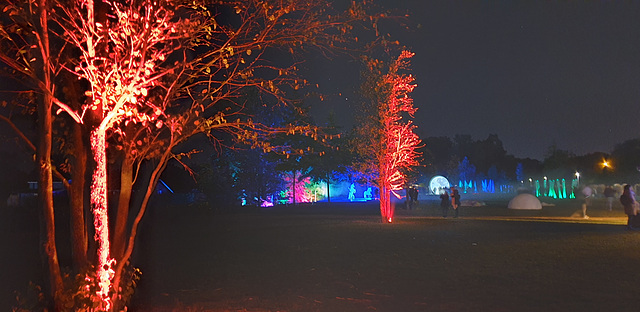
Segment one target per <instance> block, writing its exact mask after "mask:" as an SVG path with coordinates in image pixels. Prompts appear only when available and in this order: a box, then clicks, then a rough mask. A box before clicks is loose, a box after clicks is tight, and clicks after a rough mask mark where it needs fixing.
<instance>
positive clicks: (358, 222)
mask: <svg viewBox="0 0 640 312" xmlns="http://www.w3.org/2000/svg"><path fill="white" fill-rule="evenodd" d="M506 205H507V200H501V199H495V200H489V201H486V206H480V207H463V210H462V217H461V218H459V219H452V218H447V219H443V218H442V216H441V215H440V211H439V207H437V204H436V203H435V201H434V202H430V201H428V200H423V201H421V203H420V205H419V206H418V207H417V208H416V209H414V210H411V211H408V210H402V209H398V210H397V218H396V221H395V222H394V223H393V224H381V223H380V222H379V215H378V210H377V207H376V206H375V204H362V203H360V204H350V203H338V204H315V205H301V206H297V207H291V206H289V207H279V208H270V209H254V210H248V209H244V210H242V211H239V212H234V213H224V214H221V213H213V212H212V211H210V210H208V209H206V208H203V207H158V208H156V209H155V210H153V212H152V213H151V214H150V215H149V216H148V217H149V218H148V219H147V220H146V221H145V223H144V224H143V228H142V234H141V236H140V239H139V240H138V245H137V246H138V249H137V255H136V259H135V262H136V263H137V265H138V267H140V268H141V270H142V271H143V276H142V280H141V282H140V284H139V288H138V290H137V292H136V295H135V298H134V300H133V302H132V304H131V305H130V311H639V310H640V294H639V293H638V285H640V273H639V272H640V271H639V270H640V269H639V268H638V267H639V264H640V232H629V231H627V230H625V227H624V225H623V224H624V222H625V221H626V217H625V216H624V215H623V213H622V210H621V208H620V207H619V205H617V206H616V207H615V209H614V211H613V212H609V211H606V210H605V209H603V207H602V206H603V205H604V203H603V202H601V201H596V202H595V203H594V207H592V208H590V210H589V214H590V215H591V218H590V219H589V220H583V219H581V218H578V216H577V214H576V210H577V208H578V207H579V203H578V202H577V201H563V202H558V203H557V205H556V206H545V207H544V209H543V210H542V211H540V212H514V211H510V210H508V209H507V208H506ZM3 224H5V223H3ZM2 234H3V235H2V241H1V243H2V258H1V261H2V262H0V267H1V269H0V270H1V273H0V274H2V275H1V276H0V283H2V291H3V292H5V293H3V294H2V301H0V303H2V304H3V305H2V306H0V310H2V311H4V310H5V307H6V308H7V309H10V307H11V303H12V302H10V300H11V291H12V290H20V289H24V288H26V284H27V283H28V282H29V280H32V279H35V278H37V274H38V273H37V272H38V270H37V269H35V268H37V267H38V266H39V259H38V251H37V250H35V251H34V250H33V248H26V247H24V246H23V247H21V246H22V245H24V244H22V245H21V244H20V242H30V241H32V237H31V236H33V235H34V234H33V233H30V232H26V233H25V231H21V230H20V229H16V228H13V229H12V228H11V227H9V228H7V227H6V226H5V227H4V228H3V229H2ZM36 235H37V234H36ZM8 248H11V249H8Z"/></svg>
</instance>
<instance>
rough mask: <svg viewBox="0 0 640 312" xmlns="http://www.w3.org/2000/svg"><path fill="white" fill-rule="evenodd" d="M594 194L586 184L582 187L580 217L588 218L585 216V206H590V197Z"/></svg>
mask: <svg viewBox="0 0 640 312" xmlns="http://www.w3.org/2000/svg"><path fill="white" fill-rule="evenodd" d="M594 195H595V192H594V191H593V189H592V188H591V187H589V186H588V185H587V186H585V187H584V188H583V189H582V196H583V200H582V218H584V219H589V216H587V207H589V206H591V199H592V198H593V196H594Z"/></svg>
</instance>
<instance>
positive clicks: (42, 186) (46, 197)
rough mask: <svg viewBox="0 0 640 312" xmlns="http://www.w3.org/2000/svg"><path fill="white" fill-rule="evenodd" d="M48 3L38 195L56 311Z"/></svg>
mask: <svg viewBox="0 0 640 312" xmlns="http://www.w3.org/2000/svg"><path fill="white" fill-rule="evenodd" d="M46 8H47V1H46V0H39V1H38V15H39V18H40V27H41V37H40V38H41V41H40V46H39V47H40V53H41V55H42V61H43V64H44V69H43V71H42V81H43V83H44V85H45V90H43V91H44V97H43V99H42V102H41V103H40V105H38V126H39V129H38V130H39V134H40V135H39V142H38V150H37V159H38V163H37V164H38V170H39V177H38V184H39V185H38V195H39V199H40V205H41V208H42V217H43V223H44V230H45V231H44V234H43V236H44V239H45V242H44V244H43V247H44V252H45V254H46V256H47V266H48V271H49V285H50V288H51V289H50V295H51V298H53V303H54V306H55V307H54V309H56V311H59V310H60V309H61V308H62V302H61V300H60V299H59V298H60V295H61V293H62V291H63V284H62V274H61V272H60V263H59V262H58V250H57V246H56V226H55V212H54V210H53V175H52V173H51V170H52V169H51V145H52V142H51V138H52V128H51V127H52V116H51V107H52V106H53V98H52V96H51V91H52V90H53V83H52V81H51V71H50V68H49V66H48V64H50V55H49V29H48V26H47V25H48V18H47V10H46Z"/></svg>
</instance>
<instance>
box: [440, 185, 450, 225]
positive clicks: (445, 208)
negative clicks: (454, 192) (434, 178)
mask: <svg viewBox="0 0 640 312" xmlns="http://www.w3.org/2000/svg"><path fill="white" fill-rule="evenodd" d="M442 191H443V192H444V193H442V194H440V208H442V217H443V218H446V217H447V214H448V212H449V193H447V190H444V189H443V190H442Z"/></svg>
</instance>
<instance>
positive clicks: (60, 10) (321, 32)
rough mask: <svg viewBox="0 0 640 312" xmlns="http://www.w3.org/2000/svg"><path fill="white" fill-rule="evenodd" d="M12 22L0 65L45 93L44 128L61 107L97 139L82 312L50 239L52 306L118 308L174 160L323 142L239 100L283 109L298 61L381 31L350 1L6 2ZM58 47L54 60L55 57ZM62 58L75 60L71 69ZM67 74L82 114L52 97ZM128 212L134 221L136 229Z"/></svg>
mask: <svg viewBox="0 0 640 312" xmlns="http://www.w3.org/2000/svg"><path fill="white" fill-rule="evenodd" d="M4 12H5V13H7V15H8V18H9V19H11V20H15V21H17V22H16V23H15V24H12V27H14V28H11V29H9V27H3V28H2V31H3V33H2V34H0V35H3V37H2V38H3V44H7V45H10V46H11V49H7V50H3V51H2V53H0V60H2V61H3V62H4V63H5V64H7V65H9V67H10V68H12V69H14V71H15V73H16V74H19V75H23V76H26V77H27V78H29V79H30V81H31V82H33V84H32V86H33V90H35V91H36V92H38V93H40V94H43V98H44V99H43V101H42V102H41V103H43V104H39V106H38V107H40V108H41V110H40V111H39V118H41V120H42V121H43V122H45V123H46V122H47V118H50V117H51V116H52V113H51V108H52V107H53V106H55V107H56V108H57V113H59V114H60V113H63V112H64V113H65V114H62V115H61V118H64V117H62V116H69V117H71V119H72V120H73V121H74V122H75V123H77V124H83V125H84V127H83V129H85V130H84V131H88V132H85V133H83V135H84V136H86V137H89V138H90V142H91V152H92V156H93V159H94V162H95V168H92V170H93V179H92V183H91V186H90V187H91V190H92V192H91V206H92V207H91V208H92V211H93V214H94V222H93V225H94V227H95V233H96V236H95V238H96V241H97V247H98V248H97V249H98V251H97V254H96V255H94V256H93V257H89V258H90V259H94V258H95V260H94V261H93V264H94V267H95V272H93V273H91V272H90V274H88V275H87V276H86V280H87V281H89V284H90V285H88V286H91V287H93V288H95V289H97V291H96V293H95V295H93V296H91V295H90V294H89V296H90V297H91V298H90V303H87V302H86V301H83V302H82V303H78V299H77V298H75V297H74V296H78V292H75V290H74V289H64V286H63V285H62V282H61V274H60V267H59V266H60V265H59V264H58V263H57V256H56V255H55V237H54V236H52V237H50V238H49V242H50V245H48V246H47V248H48V249H47V252H48V258H49V260H50V271H51V272H50V277H51V278H50V279H51V280H52V287H51V294H52V295H51V297H52V299H53V300H54V301H55V302H56V306H58V307H61V306H63V305H65V304H70V305H74V304H75V305H74V306H73V309H81V308H87V305H88V306H91V307H92V309H95V310H112V309H120V308H122V301H123V300H125V299H123V298H122V296H121V293H120V289H121V287H124V286H125V285H122V280H123V279H124V276H123V272H124V271H125V267H126V265H127V263H128V261H129V258H130V256H131V254H132V252H133V248H134V242H135V237H136V233H137V230H138V225H139V224H140V221H141V219H142V217H143V216H144V214H145V211H146V208H147V205H148V202H149V198H150V196H151V194H152V193H153V190H154V189H155V186H156V184H157V182H158V179H159V177H160V173H161V172H162V171H163V169H164V168H165V166H166V164H167V162H168V161H169V160H170V159H176V158H177V157H176V156H177V155H176V154H174V153H175V147H176V146H178V145H179V144H180V143H181V142H184V141H185V140H187V139H188V138H190V137H192V136H194V135H196V134H205V135H207V136H208V137H209V138H210V140H211V141H212V142H214V143H216V144H218V145H226V144H229V141H228V140H225V139H223V138H222V137H227V138H228V137H230V138H233V139H234V140H236V141H242V142H245V143H248V144H249V145H251V146H252V147H254V148H262V149H264V150H265V151H274V150H276V151H279V152H284V150H282V151H280V150H278V149H276V148H274V147H273V146H271V145H270V144H269V143H268V142H266V141H262V140H261V139H262V138H263V137H267V136H270V135H272V134H273V133H274V132H285V133H297V134H305V135H307V136H311V137H315V136H316V135H317V134H316V132H315V130H314V129H313V128H311V127H308V126H296V127H291V128H281V129H275V128H271V127H268V126H264V125H260V124H257V123H254V122H253V121H252V120H251V118H248V116H245V115H244V114H243V107H244V106H245V103H244V102H243V101H244V99H245V98H244V97H243V92H242V91H243V90H244V89H247V88H256V89H258V90H260V91H261V94H262V95H263V96H264V95H266V96H271V97H272V98H274V99H276V101H275V102H278V103H282V105H286V102H287V97H286V92H287V91H290V90H298V89H300V88H303V87H304V86H305V85H307V81H306V80H304V79H302V78H300V77H298V76H297V75H296V73H297V71H298V63H299V62H300V61H299V60H297V59H296V55H297V53H298V52H297V51H299V50H300V49H306V48H311V47H316V48H319V49H320V50H321V51H323V52H325V53H330V51H331V50H332V49H334V48H336V46H338V45H342V43H344V42H345V40H346V38H347V37H345V36H344V34H345V33H346V32H347V31H348V30H349V29H351V28H352V27H353V23H355V22H360V21H371V20H373V21H375V18H373V19H371V18H370V16H367V15H366V14H365V11H364V9H363V6H362V5H361V4H357V3H355V2H354V3H353V5H352V6H351V7H350V8H349V10H348V11H347V12H346V13H345V14H331V13H332V12H331V11H330V10H329V6H328V4H327V3H326V2H325V1H317V0H313V1H311V0H295V1H286V2H282V1H259V0H245V1H221V2H215V3H209V2H207V1H179V0H176V1H173V0H133V1H93V0H77V1H56V0H51V1H45V0H39V1H15V2H9V3H8V5H7V6H6V7H5V9H4ZM18 19H20V21H18ZM25 21H26V23H25ZM34 21H35V22H34ZM25 34H26V35H25ZM33 34H35V35H33ZM32 35H33V36H32ZM49 36H50V37H52V38H55V39H56V41H55V44H52V43H50V42H49V41H47V40H44V38H47V37H49ZM24 37H34V38H35V39H33V40H23V41H20V42H18V43H16V42H17V41H16V40H15V39H16V38H24ZM52 49H53V50H55V51H56V52H57V54H56V56H55V57H51V53H50V52H49V50H52ZM63 54H64V55H70V56H74V57H69V58H64V59H63V58H61V57H60V56H61V55H63ZM34 60H35V61H34ZM40 64H41V66H40V67H39V66H38V65H40ZM25 68H26V70H25ZM36 68H44V69H45V70H44V72H45V74H44V77H41V76H39V75H37V74H34V73H37V70H36ZM61 71H66V72H68V73H71V74H73V75H75V76H76V78H77V79H79V81H80V83H81V84H82V85H84V86H86V89H85V90H83V91H84V92H80V94H84V96H83V98H82V101H83V103H84V104H83V105H82V106H81V107H76V106H74V105H70V104H68V103H65V101H64V100H63V99H61V97H58V96H56V95H57V93H56V90H55V87H54V85H53V81H55V79H59V77H60V76H56V75H58V74H59V73H60V72H61ZM47 75H49V76H47ZM48 77H49V78H48ZM50 129H51V124H50V123H48V124H43V126H42V127H41V130H40V134H41V137H40V141H41V142H42V144H43V145H42V147H41V153H39V155H42V157H43V158H42V160H41V161H40V165H41V168H43V171H42V173H43V178H41V182H42V183H41V192H42V193H46V194H43V196H42V197H41V198H43V200H46V201H47V202H46V203H45V204H43V207H46V211H47V212H49V215H48V216H49V217H50V218H48V219H47V220H46V221H47V225H48V226H50V227H49V228H51V227H53V224H54V221H55V220H54V214H53V203H52V201H50V200H49V199H48V198H50V195H51V193H52V191H51V188H50V187H49V185H51V183H50V181H51V178H50V175H51V170H50V169H48V168H49V167H50V165H51V161H50V158H47V157H48V156H47V152H49V153H50V151H51V145H50V144H51V135H50ZM220 133H224V134H225V135H224V136H219V134H220ZM47 144H49V145H47ZM118 154H119V155H120V159H121V161H120V162H118V165H119V166H120V167H119V168H118V170H119V172H120V174H121V178H120V183H121V185H120V198H119V204H118V210H117V212H116V213H115V215H116V218H115V225H114V229H115V233H112V234H113V235H111V234H110V233H109V222H113V221H114V220H109V213H108V212H109V209H112V208H109V206H108V205H107V166H108V162H107V157H108V155H118ZM143 162H150V163H151V164H152V165H153V171H152V173H151V175H150V176H149V178H148V179H146V180H145V181H143V182H140V181H139V183H144V185H146V188H145V193H144V198H143V200H142V204H140V205H139V206H137V207H131V200H130V197H131V188H132V186H133V181H135V180H136V179H137V178H138V177H139V175H138V174H139V171H140V170H139V169H137V168H140V167H141V164H142V163H143ZM47 174H48V176H47ZM132 208H135V209H136V210H135V211H134V215H135V216H134V218H133V220H129V218H128V216H129V215H130V213H129V212H130V209H132ZM111 215H114V214H111ZM49 232H50V233H52V235H54V234H55V232H52V231H51V230H49ZM74 244H75V243H74ZM79 271H80V270H76V272H79ZM91 287H88V288H86V289H91ZM81 290H83V291H84V290H85V288H82V289H81ZM64 293H71V295H70V296H72V297H73V298H72V299H71V302H70V301H67V302H63V298H61V297H62V295H63V294H64ZM73 300H76V302H73ZM56 309H57V310H61V308H56Z"/></svg>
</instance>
